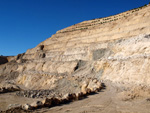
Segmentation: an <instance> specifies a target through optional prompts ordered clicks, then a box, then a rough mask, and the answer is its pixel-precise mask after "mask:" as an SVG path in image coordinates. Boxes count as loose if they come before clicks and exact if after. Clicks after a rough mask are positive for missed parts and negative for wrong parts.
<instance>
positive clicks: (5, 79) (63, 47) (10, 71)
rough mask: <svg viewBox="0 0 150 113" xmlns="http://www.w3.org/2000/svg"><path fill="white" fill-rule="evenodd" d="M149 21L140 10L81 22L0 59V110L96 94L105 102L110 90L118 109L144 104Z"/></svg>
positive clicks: (146, 10)
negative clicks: (35, 44) (18, 52)
mask: <svg viewBox="0 0 150 113" xmlns="http://www.w3.org/2000/svg"><path fill="white" fill-rule="evenodd" d="M149 18H150V5H146V6H143V7H140V8H136V9H133V10H129V11H126V12H123V13H120V14H117V15H114V16H110V17H105V18H98V19H94V20H88V21H83V22H81V23H78V24H75V25H73V26H70V27H67V28H65V29H62V30H59V31H57V33H56V34H54V35H53V36H52V37H50V38H48V39H47V40H45V41H43V42H41V43H40V44H39V45H37V46H36V47H35V48H32V49H29V50H27V51H26V53H24V54H18V55H17V56H14V57H0V103H1V105H0V110H2V111H6V110H8V109H12V110H14V109H15V108H16V109H19V110H21V109H24V110H33V109H37V108H43V107H52V106H56V105H59V104H65V103H68V102H70V101H74V100H80V99H82V98H85V97H86V96H87V95H89V94H93V93H97V92H99V91H100V90H102V89H103V91H104V92H105V90H106V94H107V98H110V97H109V96H111V94H110V95H109V93H110V91H113V88H114V90H117V91H116V92H115V93H112V96H113V95H118V96H117V99H116V100H117V101H114V102H120V103H122V106H123V105H124V102H125V101H131V100H134V101H135V102H136V99H139V98H140V99H141V98H142V99H143V98H144V99H145V98H146V99H149V97H150V92H149V91H150V90H149V86H150V77H149V71H150V70H149V68H150V21H149ZM107 84H108V85H107ZM105 86H106V89H104V88H105ZM107 87H108V89H111V90H109V91H108V93H107ZM100 93H101V92H99V94H100ZM104 94H105V93H104ZM100 95H102V96H105V95H103V94H100ZM97 97H99V96H97ZM7 98H9V99H8V100H7ZM118 99H120V100H118ZM106 100H107V99H106ZM90 101H91V100H90ZM103 101H104V100H103ZM108 101H110V100H108ZM138 102H139V101H138ZM27 103H28V104H27ZM10 104H11V105H10ZM131 104H132V103H131ZM145 104H146V105H148V103H145ZM139 105H141V104H139ZM8 106H9V107H8ZM118 106H119V104H118ZM113 107H116V106H113ZM105 109H106V111H105V112H107V110H108V109H109V108H108V109H107V108H105ZM124 109H125V108H122V111H121V110H119V111H118V113H124ZM136 109H138V108H135V109H134V111H131V112H132V113H133V112H134V113H137V111H136ZM144 109H145V108H144ZM131 110H132V109H131ZM148 110H149V108H147V109H146V110H145V111H143V113H148V112H147V111H148ZM21 111H22V112H23V110H21ZM110 111H111V110H110ZM18 112H19V111H18ZM34 112H36V111H34ZM41 112H42V111H41ZM55 112H56V111H55ZM60 112H61V111H60ZM77 112H81V111H80V110H79V111H77ZM87 112H90V111H87ZM96 112H100V111H96ZM83 113H85V112H83ZM114 113H115V112H114ZM128 113H130V111H129V112H128Z"/></svg>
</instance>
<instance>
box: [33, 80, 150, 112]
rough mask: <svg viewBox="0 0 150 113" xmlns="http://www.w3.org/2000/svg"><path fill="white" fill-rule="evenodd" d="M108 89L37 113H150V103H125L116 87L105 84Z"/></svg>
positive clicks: (139, 100) (138, 100) (129, 101)
mask: <svg viewBox="0 0 150 113" xmlns="http://www.w3.org/2000/svg"><path fill="white" fill-rule="evenodd" d="M105 84H106V86H107V87H106V89H103V90H102V91H101V92H99V93H97V94H94V95H89V96H88V97H87V98H85V99H83V100H79V101H75V102H71V103H69V104H65V105H60V106H56V107H53V108H49V109H39V110H37V111H34V112H35V113H150V101H147V98H139V99H134V100H128V101H124V100H122V98H123V97H119V96H118V93H119V92H120V88H119V89H118V88H117V87H116V85H115V86H114V85H113V84H110V83H105Z"/></svg>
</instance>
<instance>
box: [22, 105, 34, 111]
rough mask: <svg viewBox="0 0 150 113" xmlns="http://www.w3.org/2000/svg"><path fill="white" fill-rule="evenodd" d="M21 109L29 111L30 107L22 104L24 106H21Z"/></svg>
mask: <svg viewBox="0 0 150 113" xmlns="http://www.w3.org/2000/svg"><path fill="white" fill-rule="evenodd" d="M22 109H24V110H31V109H32V107H31V106H30V105H29V104H24V105H23V106H22Z"/></svg>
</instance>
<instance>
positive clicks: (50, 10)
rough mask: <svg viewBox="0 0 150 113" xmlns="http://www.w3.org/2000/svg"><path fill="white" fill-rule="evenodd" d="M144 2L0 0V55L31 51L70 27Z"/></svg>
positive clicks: (145, 1) (131, 0) (146, 0)
mask: <svg viewBox="0 0 150 113" xmlns="http://www.w3.org/2000/svg"><path fill="white" fill-rule="evenodd" d="M149 2H150V1H148V0H0V55H17V54H19V53H23V52H26V50H27V49H30V48H34V47H35V46H36V45H37V44H39V43H40V42H42V41H44V40H45V39H47V38H49V37H51V35H53V34H55V33H56V31H58V30H60V29H63V28H65V27H68V26H70V25H73V24H76V23H79V22H82V21H84V20H91V19H95V18H100V17H106V16H110V15H114V14H117V13H121V12H124V11H127V10H130V9H133V8H137V7H140V6H143V5H145V4H148V3H149Z"/></svg>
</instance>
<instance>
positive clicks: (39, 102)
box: [31, 101, 43, 109]
mask: <svg viewBox="0 0 150 113" xmlns="http://www.w3.org/2000/svg"><path fill="white" fill-rule="evenodd" d="M42 106H43V102H42V101H35V102H33V103H32V104H31V107H32V108H34V109H35V108H40V107H42Z"/></svg>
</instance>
